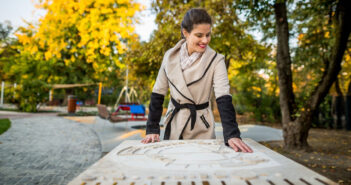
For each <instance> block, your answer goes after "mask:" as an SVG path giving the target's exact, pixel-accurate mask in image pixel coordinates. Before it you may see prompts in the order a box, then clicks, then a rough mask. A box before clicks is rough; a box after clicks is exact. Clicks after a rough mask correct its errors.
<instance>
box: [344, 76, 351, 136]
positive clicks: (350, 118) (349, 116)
mask: <svg viewBox="0 0 351 185" xmlns="http://www.w3.org/2000/svg"><path fill="white" fill-rule="evenodd" d="M345 104H346V106H345V117H346V130H351V81H350V83H349V87H348V90H347V94H346V101H345Z"/></svg>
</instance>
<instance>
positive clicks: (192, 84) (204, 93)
mask: <svg viewBox="0 0 351 185" xmlns="http://www.w3.org/2000/svg"><path fill="white" fill-rule="evenodd" d="M184 42H185V40H184V39H182V40H180V41H179V42H178V43H177V44H176V45H175V47H173V48H171V49H169V50H168V51H167V52H166V54H165V55H164V58H163V61H162V65H161V67H160V70H159V73H158V76H157V79H156V82H155V85H154V87H153V92H154V93H158V94H161V95H164V96H165V95H166V94H167V92H168V88H170V94H171V97H172V98H173V99H174V100H176V101H177V102H178V103H179V104H185V103H190V104H194V103H195V104H203V103H206V102H209V101H210V96H211V93H212V90H214V93H215V96H216V98H218V97H221V96H223V95H230V93H229V88H230V86H229V80H228V74H227V70H226V66H225V62H224V56H223V55H221V54H217V53H216V52H215V51H214V50H213V49H211V48H210V47H209V46H207V48H206V50H205V52H204V53H203V55H202V57H201V58H200V59H198V60H197V61H195V62H194V63H193V64H192V65H191V66H190V68H187V69H185V70H184V71H182V69H181V66H180V52H179V50H180V47H181V45H182V44H183V43H184ZM211 61H212V62H211ZM173 110H174V105H173V104H172V102H171V101H170V102H169V105H168V109H167V113H166V116H165V119H164V125H165V128H166V127H167V124H171V132H170V136H169V139H171V140H174V139H179V138H180V137H181V136H182V139H214V138H215V124H214V117H213V113H212V110H211V106H208V107H207V108H205V109H202V110H197V111H196V122H195V126H194V129H193V130H191V124H187V123H188V122H190V121H189V119H190V118H189V116H190V110H189V109H180V111H179V112H178V113H177V114H175V116H174V117H173V119H172V121H171V122H170V123H168V122H169V120H170V117H171V115H172V111H173ZM201 116H203V117H204V118H205V120H204V119H203V117H202V118H200V117H201ZM205 122H207V123H208V124H207V125H206V124H205Z"/></svg>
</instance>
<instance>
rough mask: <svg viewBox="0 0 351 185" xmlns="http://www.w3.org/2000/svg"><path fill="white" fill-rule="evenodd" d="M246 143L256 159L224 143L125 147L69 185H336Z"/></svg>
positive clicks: (137, 143) (131, 143) (130, 142)
mask: <svg viewBox="0 0 351 185" xmlns="http://www.w3.org/2000/svg"><path fill="white" fill-rule="evenodd" d="M243 140H244V141H245V143H247V144H248V145H249V146H250V147H251V148H252V149H253V150H254V153H241V152H235V151H234V150H232V149H231V148H229V147H227V146H225V145H224V144H223V141H222V140H173V141H162V142H158V143H149V144H142V143H140V141H137V140H128V141H124V142H123V143H121V144H120V145H119V146H117V147H116V148H115V149H113V150H112V151H111V152H110V153H108V154H107V155H106V156H105V157H103V158H102V159H101V160H99V161H98V162H96V163H95V164H94V165H92V166H91V167H90V168H88V169H87V170H86V171H84V172H83V173H82V174H80V175H79V176H78V177H76V178H75V179H73V180H72V181H71V182H70V183H69V185H78V184H79V185H85V184H86V185H88V184H100V185H104V184H106V185H114V184H118V185H119V184H128V185H130V184H133V185H137V184H160V185H161V184H162V185H200V184H201V185H206V184H211V185H212V184H221V185H230V184H243V185H255V184H267V185H269V184H271V185H273V184H275V185H281V184H282V185H284V184H286V185H292V184H294V185H295V184H303V185H310V184H313V185H314V184H316V185H325V184H336V183H335V182H333V181H331V180H329V179H327V178H325V177H324V176H321V175H319V174H317V173H316V172H313V171H312V170H310V169H308V168H306V167H304V166H302V165H300V164H298V163H296V162H294V161H292V160H290V159H288V158H286V157H284V156H282V155H280V154H278V153H276V152H274V151H272V150H270V149H268V148H266V147H264V146H263V145H261V144H258V143H257V142H255V141H253V140H251V139H246V138H245V139H243Z"/></svg>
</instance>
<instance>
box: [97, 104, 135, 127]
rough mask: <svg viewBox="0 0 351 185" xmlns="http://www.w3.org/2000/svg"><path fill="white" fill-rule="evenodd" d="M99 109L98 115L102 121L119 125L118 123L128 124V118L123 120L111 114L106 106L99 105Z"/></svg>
mask: <svg viewBox="0 0 351 185" xmlns="http://www.w3.org/2000/svg"><path fill="white" fill-rule="evenodd" d="M97 108H98V115H99V117H100V118H102V119H106V120H109V121H110V122H112V123H117V122H126V121H128V119H127V118H122V117H119V116H116V115H113V114H111V113H110V112H109V111H108V110H107V107H106V105H102V104H99V105H97Z"/></svg>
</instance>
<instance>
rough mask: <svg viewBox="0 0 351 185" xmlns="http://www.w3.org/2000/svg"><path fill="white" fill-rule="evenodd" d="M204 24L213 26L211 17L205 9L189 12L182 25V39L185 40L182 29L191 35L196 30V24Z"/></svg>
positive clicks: (194, 9) (195, 9) (193, 9)
mask: <svg viewBox="0 0 351 185" xmlns="http://www.w3.org/2000/svg"><path fill="white" fill-rule="evenodd" d="M203 23H207V24H210V25H212V19H211V16H210V15H209V14H208V13H207V11H206V10H205V9H203V8H192V9H190V10H188V11H187V12H186V14H185V16H184V18H183V21H182V24H181V30H180V33H181V35H182V38H185V37H184V35H183V32H182V29H185V30H186V31H187V32H188V33H190V32H191V31H192V30H193V28H194V24H203Z"/></svg>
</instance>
